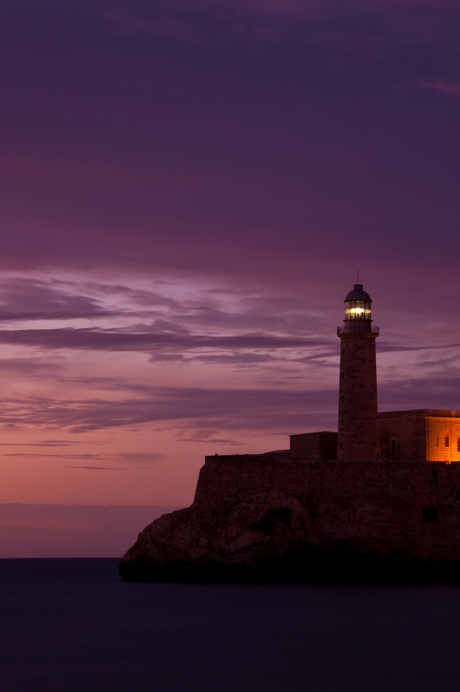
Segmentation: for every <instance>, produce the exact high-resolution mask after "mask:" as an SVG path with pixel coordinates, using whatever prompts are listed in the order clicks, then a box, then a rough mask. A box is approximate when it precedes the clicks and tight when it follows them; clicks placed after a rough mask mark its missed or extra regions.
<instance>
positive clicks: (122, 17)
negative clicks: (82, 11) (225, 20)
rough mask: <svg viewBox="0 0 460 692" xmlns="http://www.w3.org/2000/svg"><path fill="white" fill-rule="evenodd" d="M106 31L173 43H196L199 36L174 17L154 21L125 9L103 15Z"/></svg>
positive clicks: (117, 9) (191, 28) (187, 25)
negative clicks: (152, 37) (156, 38)
mask: <svg viewBox="0 0 460 692" xmlns="http://www.w3.org/2000/svg"><path fill="white" fill-rule="evenodd" d="M104 16H105V19H106V21H107V30H108V31H110V32H111V33H113V34H119V35H120V36H135V35H138V34H147V35H151V36H158V37H162V38H170V39H174V40H175V41H186V42H192V43H195V42H198V41H201V37H200V35H199V34H198V33H197V32H196V31H195V30H194V29H193V27H192V26H190V25H189V24H187V23H186V22H185V21H183V20H182V19H180V18H179V17H175V16H171V15H169V16H163V17H158V18H155V19H143V18H141V17H137V16H136V15H134V14H133V13H132V12H130V11H129V10H127V9H126V8H115V9H112V10H109V11H108V12H106V13H105V15H104Z"/></svg>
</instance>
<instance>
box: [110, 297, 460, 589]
mask: <svg viewBox="0 0 460 692" xmlns="http://www.w3.org/2000/svg"><path fill="white" fill-rule="evenodd" d="M371 302H372V301H371V299H370V297H369V295H368V294H367V293H366V292H365V291H364V290H363V287H362V285H361V284H355V285H354V287H353V290H352V291H351V292H350V293H348V295H347V297H346V298H345V320H344V325H343V326H342V327H339V329H338V332H337V333H338V336H339V338H340V370H339V421H338V422H339V425H338V433H337V432H330V431H321V432H310V433H301V434H296V435H291V436H290V449H289V450H277V451H275V452H267V453H265V454H247V455H246V454H240V455H238V454H235V455H217V454H216V455H214V456H208V457H206V460H205V464H204V466H203V467H202V468H201V470H200V474H199V478H198V483H197V488H196V493H195V499H194V502H193V504H192V505H191V506H190V507H188V508H185V509H181V510H178V511H176V512H173V513H172V514H166V515H163V516H162V517H160V518H159V519H157V520H156V521H154V522H153V523H152V524H150V525H149V526H147V527H146V529H145V530H144V531H143V532H142V533H141V534H140V535H139V537H138V540H137V542H136V543H135V545H134V546H133V547H132V548H131V549H130V550H128V552H127V553H126V555H125V556H124V558H123V561H122V563H121V565H120V574H121V575H122V577H123V578H124V579H128V580H152V581H170V580H172V581H177V580H189V579H191V580H205V581H206V580H211V581H214V580H222V581H225V582H226V581H228V580H229V579H230V580H231V579H236V580H241V581H246V580H253V581H254V580H255V581H257V580H282V581H283V580H284V581H309V580H310V581H311V580H313V581H321V580H323V579H324V580H326V581H327V582H330V581H331V580H334V579H337V580H339V581H340V580H345V581H346V580H347V579H356V580H358V581H360V583H361V581H362V580H363V578H364V579H366V578H367V577H366V576H365V574H368V575H369V579H372V580H377V581H379V582H381V581H386V580H387V579H388V580H390V581H396V582H398V580H401V579H402V580H406V581H409V582H418V581H420V580H426V581H427V582H429V583H431V582H432V581H437V580H440V581H442V580H447V581H449V583H457V584H458V583H460V411H452V410H439V409H417V410H410V411H385V412H381V413H379V412H378V408H377V374H376V354H375V344H376V338H377V336H378V328H377V327H373V326H372V319H371ZM363 560H364V561H363ZM366 565H367V567H366ZM363 569H364V570H367V572H364V573H363ZM363 574H364V576H363ZM347 575H348V576H347Z"/></svg>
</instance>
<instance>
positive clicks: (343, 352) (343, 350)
mask: <svg viewBox="0 0 460 692" xmlns="http://www.w3.org/2000/svg"><path fill="white" fill-rule="evenodd" d="M344 355H345V349H344V348H342V356H344Z"/></svg>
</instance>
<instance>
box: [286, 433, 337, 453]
mask: <svg viewBox="0 0 460 692" xmlns="http://www.w3.org/2000/svg"><path fill="white" fill-rule="evenodd" d="M289 438H290V456H291V458H292V459H308V460H310V461H328V460H334V459H337V433H336V432H327V431H325V430H323V431H322V432H312V433H301V434H300V435H289Z"/></svg>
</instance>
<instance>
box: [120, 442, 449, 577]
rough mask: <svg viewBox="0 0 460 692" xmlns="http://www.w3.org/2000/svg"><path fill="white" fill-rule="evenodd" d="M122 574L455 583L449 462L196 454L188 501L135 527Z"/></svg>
mask: <svg viewBox="0 0 460 692" xmlns="http://www.w3.org/2000/svg"><path fill="white" fill-rule="evenodd" d="M120 573H121V576H122V577H123V578H124V579H126V580H154V581H158V580H160V581H171V580H180V581H182V580H200V581H202V580H204V581H312V580H314V581H371V580H374V581H375V580H377V581H407V580H409V581H457V579H458V576H459V575H460V464H444V463H440V462H437V463H429V462H418V463H416V462H413V463H411V462H320V461H318V462H301V461H292V460H290V459H285V460H284V461H283V459H282V458H280V457H279V455H278V456H273V457H270V456H267V455H242V456H226V457H218V456H215V457H207V458H206V463H205V465H204V467H203V468H202V469H201V472H200V476H199V480H198V484H197V490H196V495H195V500H194V502H193V504H192V505H191V507H189V508H187V509H182V510H179V511H176V512H173V513H172V514H165V515H163V516H162V517H160V518H159V519H157V520H156V521H154V522H153V523H152V524H150V525H149V526H147V528H146V529H144V531H143V532H142V533H141V534H140V535H139V538H138V540H137V542H136V543H135V545H134V546H133V547H132V548H131V549H130V550H128V552H127V553H126V555H125V556H124V558H123V561H122V563H121V566H120Z"/></svg>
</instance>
